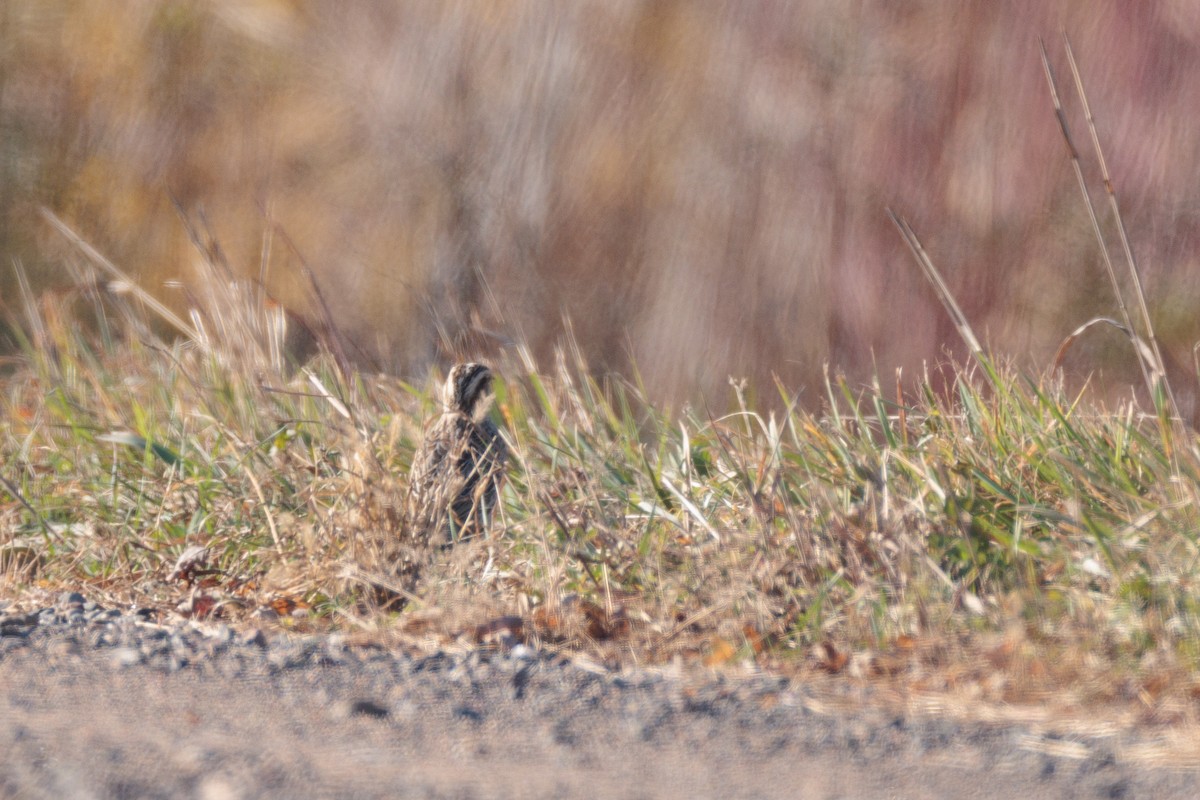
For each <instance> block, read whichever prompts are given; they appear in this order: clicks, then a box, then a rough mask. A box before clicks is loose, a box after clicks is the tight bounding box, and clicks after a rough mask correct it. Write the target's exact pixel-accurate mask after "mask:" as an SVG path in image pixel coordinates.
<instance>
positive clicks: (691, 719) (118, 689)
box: [0, 592, 1200, 800]
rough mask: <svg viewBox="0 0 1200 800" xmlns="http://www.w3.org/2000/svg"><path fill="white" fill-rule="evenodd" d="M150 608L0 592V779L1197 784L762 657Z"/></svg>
mask: <svg viewBox="0 0 1200 800" xmlns="http://www.w3.org/2000/svg"><path fill="white" fill-rule="evenodd" d="M154 617H155V614H154V613H153V612H151V611H149V610H145V609H142V610H132V611H121V610H117V609H106V608H102V607H100V606H98V605H97V604H96V603H94V602H91V601H89V600H87V599H86V598H85V597H84V596H82V595H81V594H79V593H76V592H71V593H64V594H63V595H62V596H61V597H60V598H59V600H58V602H57V603H56V604H55V605H54V606H53V607H48V608H42V609H38V610H35V611H32V612H22V613H17V612H14V611H13V610H12V608H11V606H7V605H0V798H9V797H13V798H157V797H163V798H179V797H183V798H187V797H195V798H203V800H232V799H233V798H259V797H262V798H275V797H278V798H294V797H329V798H342V797H345V798H360V797H361V798H373V797H380V798H383V797H431V798H432V797H455V798H474V797H498V798H502V797H513V798H518V797H519V798H527V797H622V798H626V797H628V798H637V797H647V798H649V797H813V798H855V797H881V796H887V797H914V798H915V797H961V798H967V797H1016V796H1021V797H1023V798H1026V799H1027V800H1028V798H1038V797H1047V798H1091V797H1102V798H1121V797H1129V798H1133V797H1148V796H1153V797H1155V798H1158V799H1159V800H1167V799H1168V798H1175V797H1178V798H1189V799H1190V798H1193V797H1196V796H1200V794H1198V786H1200V784H1198V782H1197V781H1198V778H1197V774H1196V773H1194V772H1187V771H1179V770H1168V769H1150V768H1147V767H1145V766H1141V765H1138V764H1133V763H1127V762H1123V761H1122V760H1121V759H1120V757H1119V754H1120V752H1121V748H1122V746H1125V745H1128V744H1130V742H1129V741H1123V740H1121V738H1120V737H1108V738H1095V739H1087V738H1082V737H1075V738H1070V739H1065V738H1064V739H1062V740H1061V741H1058V742H1055V741H1054V737H1049V738H1048V739H1047V737H1046V736H1044V735H1040V734H1034V733H1032V732H1031V731H1030V730H1029V729H1026V728H1022V727H1021V726H1013V725H1010V726H989V725H984V724H974V723H960V722H953V721H949V720H945V719H937V718H906V717H903V716H897V715H895V714H889V713H887V712H885V711H882V710H865V711H858V712H841V713H838V714H827V713H817V712H816V711H814V708H816V707H817V703H815V702H813V697H812V696H811V695H810V694H809V693H808V692H807V691H806V687H804V686H803V685H796V684H794V683H790V682H788V681H786V680H783V679H779V678H774V677H770V676H765V675H756V676H750V677H737V678H734V677H730V676H728V675H725V676H722V675H715V674H712V673H708V672H705V673H702V674H672V673H670V672H666V673H664V672H651V671H641V672H631V673H611V672H604V671H600V670H596V669H585V668H581V667H580V666H578V665H575V664H573V663H572V662H570V661H569V660H567V659H565V658H563V657H560V656H555V655H552V654H548V653H544V652H539V651H536V650H533V649H531V648H529V647H526V646H524V645H521V644H513V643H510V645H511V646H508V647H506V648H502V649H496V650H481V649H474V650H464V651H463V652H437V653H433V654H427V653H418V654H413V653H406V652H400V651H395V650H387V649H382V648H380V647H375V646H362V645H354V644H350V643H348V640H347V638H346V637H344V636H340V635H337V634H333V635H324V636H289V635H284V634H270V635H268V634H265V633H263V632H262V631H259V630H248V631H244V630H235V629H232V628H230V627H228V626H226V625H222V624H216V625H210V626H203V627H201V626H197V625H195V624H192V623H178V624H169V625H160V624H156V623H155V622H154V621H153V619H154ZM1031 741H1037V742H1041V743H1042V744H1044V745H1047V746H1044V747H1030V746H1029V743H1030V742H1031ZM1056 744H1057V745H1058V746H1057V747H1055V746H1054V745H1056ZM1050 753H1065V754H1066V755H1051V754H1050Z"/></svg>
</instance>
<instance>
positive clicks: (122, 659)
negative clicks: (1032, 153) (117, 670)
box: [112, 647, 142, 667]
mask: <svg viewBox="0 0 1200 800" xmlns="http://www.w3.org/2000/svg"><path fill="white" fill-rule="evenodd" d="M141 662H142V654H141V653H139V652H138V651H137V650H135V649H134V648H132V647H118V648H116V649H115V650H113V653H112V665H113V666H114V667H132V666H133V665H134V664H140V663H141Z"/></svg>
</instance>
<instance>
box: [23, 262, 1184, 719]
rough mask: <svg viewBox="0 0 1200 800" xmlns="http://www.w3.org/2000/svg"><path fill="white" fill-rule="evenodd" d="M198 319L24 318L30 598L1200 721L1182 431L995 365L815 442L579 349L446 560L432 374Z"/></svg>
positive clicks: (217, 289)
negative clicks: (363, 366) (669, 401)
mask: <svg viewBox="0 0 1200 800" xmlns="http://www.w3.org/2000/svg"><path fill="white" fill-rule="evenodd" d="M108 269H112V267H111V266H109V267H108ZM203 289H204V291H197V292H195V293H194V305H193V307H192V308H191V309H190V312H191V313H190V314H189V315H188V316H187V317H186V319H184V318H171V319H165V320H164V318H162V317H159V316H157V315H156V314H154V313H152V312H148V311H147V310H146V309H147V306H146V305H145V304H144V302H143V300H144V298H143V296H142V295H141V294H140V290H137V289H136V288H135V287H132V286H131V285H130V284H128V283H122V282H119V281H110V280H107V279H105V280H99V279H97V278H96V277H95V276H94V275H93V276H90V277H86V276H85V277H82V278H81V280H80V283H79V288H78V289H77V290H76V291H75V292H74V293H71V294H61V293H60V294H47V295H44V296H42V297H40V298H38V299H34V298H33V297H32V296H31V295H30V296H27V297H26V299H25V303H24V309H23V319H21V320H17V321H14V322H15V324H14V327H15V328H16V329H17V330H19V331H21V332H22V337H23V339H22V351H21V353H20V355H18V356H17V357H16V358H13V359H10V360H9V361H8V362H7V363H6V365H5V367H4V374H3V379H2V381H0V386H2V387H3V398H2V400H0V403H2V406H0V419H3V420H5V422H4V424H3V426H2V427H0V463H3V464H4V472H3V476H2V477H3V479H4V485H3V488H2V489H0V501H2V502H0V563H2V565H3V569H4V576H5V584H6V586H7V589H6V590H5V594H6V595H8V596H9V597H14V596H15V597H17V598H20V599H23V600H24V601H27V602H37V601H38V599H39V598H41V597H44V596H45V595H46V594H47V593H54V592H58V591H62V590H68V589H69V590H82V591H84V592H86V593H87V594H88V595H89V596H91V597H93V598H95V599H97V600H99V601H101V602H104V603H109V604H117V605H125V604H131V605H136V606H144V607H150V608H153V609H157V610H158V611H159V612H160V613H163V614H166V615H171V614H182V615H184V616H190V617H195V618H198V619H208V620H214V619H216V620H228V621H231V622H235V623H245V622H252V623H254V624H268V625H279V626H282V627H284V628H287V629H292V630H297V631H308V630H328V629H341V630H345V631H348V632H351V633H353V634H354V635H363V636H370V637H382V638H384V639H390V640H396V641H407V642H409V643H411V644H417V645H420V644H421V643H422V642H431V643H434V644H445V643H448V642H453V641H461V642H465V643H467V644H468V645H472V644H482V645H485V646H486V645H488V644H489V643H490V644H496V643H503V642H504V641H506V640H507V641H509V643H511V642H512V641H514V640H523V641H528V642H531V643H535V644H537V645H539V646H542V647H550V648H561V649H563V650H565V651H568V652H571V653H575V654H577V655H579V656H581V657H590V658H595V659H601V660H607V661H611V662H613V663H661V662H664V661H667V660H670V659H673V658H676V657H681V658H683V659H685V660H695V661H697V662H703V663H706V664H714V665H715V664H742V663H747V664H749V663H755V664H758V665H760V666H764V667H770V668H774V669H782V670H791V669H818V670H826V671H829V672H834V673H849V674H852V675H854V676H856V677H860V678H870V677H872V676H874V677H876V678H879V679H882V680H888V681H898V682H900V683H901V684H903V685H904V686H907V687H910V688H911V687H916V688H920V689H924V690H937V691H952V692H953V691H968V693H969V694H970V696H972V697H975V698H976V699H978V700H992V701H997V702H1002V703H1021V702H1031V701H1046V700H1049V699H1053V701H1054V702H1055V703H1057V704H1058V705H1060V706H1072V705H1075V706H1078V705H1081V704H1082V705H1087V704H1090V703H1095V702H1097V701H1099V700H1122V701H1127V700H1132V701H1134V702H1135V704H1136V705H1137V706H1138V707H1140V708H1141V709H1142V712H1143V715H1145V716H1146V717H1147V718H1149V719H1154V720H1160V721H1161V720H1178V719H1181V718H1186V719H1190V718H1191V717H1192V714H1193V711H1194V708H1195V700H1194V694H1196V692H1197V691H1200V686H1198V685H1197V684H1196V683H1195V680H1194V678H1193V677H1192V676H1193V674H1194V672H1195V670H1196V668H1197V666H1200V648H1198V646H1197V645H1198V643H1200V607H1198V601H1197V597H1198V596H1200V595H1198V593H1197V587H1196V586H1195V575H1196V574H1197V571H1196V566H1197V560H1198V559H1200V548H1198V547H1197V541H1196V536H1195V531H1196V530H1197V529H1200V513H1198V511H1197V508H1198V506H1197V499H1198V498H1197V493H1198V492H1197V486H1198V485H1200V451H1198V450H1197V448H1196V444H1195V438H1194V436H1193V435H1192V434H1190V433H1181V432H1179V431H1177V428H1176V427H1175V426H1173V425H1172V424H1170V418H1169V417H1168V415H1167V414H1166V413H1163V412H1162V411H1161V410H1160V412H1159V413H1150V414H1145V413H1143V412H1142V411H1141V410H1139V409H1138V408H1137V407H1136V406H1134V405H1131V404H1127V405H1124V406H1122V407H1121V408H1119V409H1116V410H1113V411H1111V412H1109V411H1104V410H1103V409H1100V408H1097V407H1094V406H1089V405H1088V404H1086V403H1085V402H1083V401H1082V400H1081V398H1079V397H1076V396H1068V395H1066V394H1065V393H1064V392H1063V390H1062V389H1061V386H1060V385H1059V384H1058V383H1057V382H1056V381H1055V380H1049V379H1047V380H1035V379H1031V378H1027V377H1024V376H1021V375H1019V374H1017V373H1016V372H1014V371H1012V370H1010V369H1008V368H1007V367H1005V366H1003V365H999V364H996V363H995V362H994V361H992V360H991V359H989V358H987V357H986V356H984V355H983V354H982V353H980V354H978V356H979V359H978V363H977V366H975V367H973V368H961V367H954V366H951V365H946V366H945V367H943V368H942V373H943V374H942V375H941V376H940V377H939V380H937V381H935V380H933V376H932V375H924V376H921V378H920V380H919V381H918V383H919V389H918V390H917V391H916V392H915V393H907V394H906V393H904V392H903V391H902V390H897V391H898V392H899V394H898V395H892V397H893V398H894V397H898V398H899V401H898V402H897V401H896V400H895V399H889V397H888V393H885V392H884V391H883V390H882V389H881V388H880V387H879V386H878V385H876V386H875V387H874V388H872V389H869V390H866V391H861V392H860V391H858V390H856V389H854V388H852V387H851V386H850V385H849V384H848V383H847V382H846V381H845V380H844V379H843V378H841V377H838V376H836V375H834V376H830V377H829V378H828V380H827V382H826V384H825V391H826V399H825V403H824V407H823V409H822V410H821V411H820V412H819V413H810V412H808V411H805V410H802V409H800V408H799V407H798V406H797V403H796V398H795V396H794V395H792V394H791V393H790V392H789V390H788V389H787V388H786V387H785V386H783V385H782V384H780V385H779V386H777V392H778V393H779V402H780V403H781V404H782V405H783V406H785V407H786V409H787V411H786V412H785V413H782V414H773V413H764V412H760V411H759V408H760V406H761V404H762V401H761V399H758V398H755V397H754V396H753V393H752V392H749V391H747V389H746V387H745V386H744V384H741V383H735V384H734V385H733V386H732V394H733V397H734V398H735V402H734V404H733V411H732V412H731V413H721V414H717V413H716V412H714V411H711V410H710V409H708V408H702V407H684V408H681V409H679V410H677V411H674V412H671V413H668V412H664V411H661V410H660V409H658V408H656V407H655V406H654V405H652V404H650V403H649V402H647V401H646V399H645V394H644V391H643V389H642V388H641V387H640V386H638V385H637V384H636V383H633V384H631V383H628V382H626V381H623V380H620V379H616V378H609V379H603V380H598V379H595V378H593V377H591V375H592V372H591V371H590V370H589V369H588V367H587V365H586V363H585V362H584V360H583V357H582V355H580V353H579V352H578V351H577V349H575V348H574V347H573V346H572V345H568V346H567V347H566V348H565V349H564V350H562V351H561V352H560V354H559V357H558V358H557V360H556V361H555V362H554V363H553V364H551V365H545V366H539V365H537V364H535V363H534V361H533V360H532V358H531V357H529V356H528V355H527V354H523V355H521V356H520V357H517V358H513V359H510V360H508V361H505V362H504V363H500V364H497V367H498V372H499V374H500V375H501V376H502V380H501V381H500V383H499V386H498V398H497V403H496V407H495V409H494V413H495V414H496V416H497V419H498V421H500V422H501V423H502V425H503V428H504V429H505V431H506V432H507V433H506V435H507V436H508V438H509V440H510V442H511V444H512V449H513V456H514V458H513V464H512V465H511V468H510V471H509V478H508V482H507V485H506V488H505V490H504V493H503V511H502V513H501V515H500V520H499V524H498V525H497V527H496V529H495V530H494V531H493V533H492V534H491V535H490V536H488V537H487V538H486V539H485V540H483V541H478V542H474V543H468V544H465V545H460V546H457V547H455V548H453V549H451V550H449V551H441V550H439V551H435V552H428V551H424V550H422V549H421V548H420V547H419V546H417V543H415V542H413V541H412V540H411V539H410V537H409V532H408V531H406V530H405V527H404V524H403V520H402V518H401V515H400V514H399V509H400V508H401V507H402V506H403V498H404V492H405V488H406V487H405V478H404V476H405V474H406V471H407V466H408V463H409V460H410V459H411V456H412V452H413V448H414V445H415V443H416V442H417V440H418V438H419V436H420V431H421V421H422V420H423V419H428V418H429V416H430V415H431V413H432V412H433V410H434V406H433V401H432V400H431V399H430V396H429V394H428V387H430V386H432V385H434V381H433V380H432V377H431V381H430V383H429V384H427V385H423V386H418V387H414V386H410V385H407V384H405V383H403V382H401V381H399V380H397V379H394V378H390V377H385V376H378V375H368V374H362V373H357V372H352V371H342V370H341V369H339V368H338V366H337V359H336V358H335V357H334V356H333V355H331V354H330V353H329V352H328V351H327V350H326V351H325V352H323V353H322V354H321V355H319V356H318V357H317V358H315V359H314V360H312V361H310V362H309V363H307V364H306V365H302V366H299V367H295V366H292V365H289V364H288V363H287V362H286V360H285V358H284V357H283V355H282V353H283V347H282V340H283V338H284V335H285V326H286V318H285V317H284V316H283V314H282V312H281V311H280V310H279V309H278V308H277V307H274V306H271V305H270V304H264V303H263V299H262V297H261V292H260V291H259V290H258V289H257V288H255V287H254V286H253V285H252V284H246V283H237V282H229V281H228V280H227V279H226V277H224V276H223V275H222V273H221V270H220V268H219V267H218V266H217V265H215V264H214V265H210V274H209V277H208V283H207V285H206V286H205V287H203ZM163 313H165V310H163ZM81 319H82V320H87V321H88V322H87V323H86V324H82V325H81V324H79V323H77V322H76V321H77V320H81ZM156 330H157V331H163V330H165V331H166V332H167V334H169V335H160V334H158V333H156V332H155V331H156ZM942 385H948V386H950V387H951V391H950V392H948V393H943V392H940V391H938V390H936V389H935V388H934V387H935V386H942ZM964 687H968V688H967V689H964Z"/></svg>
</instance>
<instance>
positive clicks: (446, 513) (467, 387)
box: [408, 363, 508, 543]
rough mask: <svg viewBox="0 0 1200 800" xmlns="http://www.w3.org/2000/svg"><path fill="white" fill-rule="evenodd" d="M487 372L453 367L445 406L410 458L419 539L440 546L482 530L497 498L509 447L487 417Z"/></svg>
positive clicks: (411, 511) (411, 509)
mask: <svg viewBox="0 0 1200 800" xmlns="http://www.w3.org/2000/svg"><path fill="white" fill-rule="evenodd" d="M491 388H492V371H491V370H490V369H488V368H487V367H486V366H484V365H483V364H473V363H471V364H456V365H455V366H454V367H453V368H452V369H451V370H450V374H449V375H448V376H447V377H446V383H445V385H444V386H443V388H442V402H443V403H444V405H445V408H444V410H443V411H442V414H441V416H440V417H438V418H437V419H436V420H434V422H433V423H432V424H431V425H430V426H429V428H428V429H427V430H426V431H425V438H424V440H423V441H422V442H421V446H420V447H419V448H418V449H417V452H416V455H415V456H414V457H413V465H412V473H411V476H410V480H409V489H408V515H409V520H410V522H411V524H412V525H413V528H414V530H415V531H417V532H418V535H420V536H423V537H426V538H428V540H429V541H431V542H436V543H443V542H446V541H450V542H453V541H456V540H459V539H463V538H466V537H468V536H472V535H474V534H477V533H482V532H484V531H486V530H487V526H488V525H489V524H490V523H491V518H492V515H493V514H494V512H495V508H496V503H497V500H498V497H499V488H500V480H501V478H502V477H503V473H504V465H505V463H506V462H507V460H508V446H507V445H505V443H504V439H503V438H501V436H500V431H499V429H497V428H496V425H495V424H494V423H493V422H492V421H491V420H490V419H488V418H487V410H488V405H489V402H488V401H489V400H490V391H491Z"/></svg>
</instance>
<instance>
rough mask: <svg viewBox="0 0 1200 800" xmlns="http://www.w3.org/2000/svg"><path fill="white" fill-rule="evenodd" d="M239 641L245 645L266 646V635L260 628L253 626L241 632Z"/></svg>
mask: <svg viewBox="0 0 1200 800" xmlns="http://www.w3.org/2000/svg"><path fill="white" fill-rule="evenodd" d="M241 643H242V644H243V645H247V646H251V645H252V646H254V647H266V646H267V636H266V634H264V633H263V632H262V631H261V630H260V629H258V628H255V629H254V630H252V631H247V632H246V633H244V634H242V639H241Z"/></svg>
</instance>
